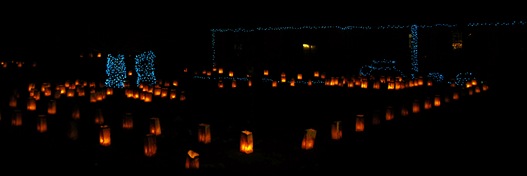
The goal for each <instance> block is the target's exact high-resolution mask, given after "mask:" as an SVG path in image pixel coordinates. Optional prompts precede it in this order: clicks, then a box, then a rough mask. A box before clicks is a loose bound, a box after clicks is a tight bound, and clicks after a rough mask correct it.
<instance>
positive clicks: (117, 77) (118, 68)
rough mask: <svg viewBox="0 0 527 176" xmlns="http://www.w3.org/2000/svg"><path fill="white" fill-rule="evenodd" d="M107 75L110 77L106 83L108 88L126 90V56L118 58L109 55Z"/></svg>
mask: <svg viewBox="0 0 527 176" xmlns="http://www.w3.org/2000/svg"><path fill="white" fill-rule="evenodd" d="M106 75H107V76H108V78H107V79H106V81H105V83H104V84H105V86H106V87H112V88H124V81H125V79H126V65H125V63H124V55H122V54H118V55H117V57H114V56H112V55H111V54H108V57H107V62H106Z"/></svg>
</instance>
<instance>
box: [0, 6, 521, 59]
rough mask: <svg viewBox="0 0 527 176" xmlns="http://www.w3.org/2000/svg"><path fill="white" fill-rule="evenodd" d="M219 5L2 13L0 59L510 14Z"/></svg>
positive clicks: (186, 46)
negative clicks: (270, 29) (262, 31)
mask: <svg viewBox="0 0 527 176" xmlns="http://www.w3.org/2000/svg"><path fill="white" fill-rule="evenodd" d="M222 5H223V6H217V7H216V6H213V7H202V6H190V5H187V6H159V5H157V6H149V5H145V6H142V5H137V6H136V5H134V6H135V7H134V8H132V7H111V6H110V7H106V6H101V7H97V6H95V7H93V9H90V8H80V7H78V9H76V8H61V9H55V8H51V9H39V10H34V9H30V10H28V11H15V12H16V13H11V12H9V13H5V12H2V14H0V21H1V23H2V25H1V28H2V30H1V31H2V32H1V34H0V47H1V50H0V55H17V54H27V53H33V54H36V55H38V54H40V53H45V52H49V51H59V50H76V49H82V48H90V47H95V48H114V49H117V50H119V49H129V48H173V49H174V50H175V51H176V52H179V51H182V52H190V53H195V52H200V51H204V50H205V49H209V44H210V33H209V29H211V28H217V27H222V28H223V27H224V28H233V27H265V26H303V25H343V26H346V25H388V24H393V25H399V24H402V25H404V24H437V23H463V22H466V21H469V20H476V21H482V20H489V21H496V20H501V19H510V18H509V17H510V16H508V17H505V16H504V15H501V16H492V15H488V14H487V15H470V16H469V15H454V13H450V12H449V11H444V12H441V13H421V14H418V15H416V14H415V13H400V11H396V10H393V11H386V10H383V13H380V10H379V9H378V8H377V7H370V8H368V7H360V8H359V7H348V8H342V7H340V8H337V9H335V10H332V9H331V8H327V7H329V6H320V7H317V6H313V7H310V8H304V7H300V6H298V7H292V9H293V10H288V9H286V8H287V7H283V8H274V7H273V8H266V7H268V6H269V5H263V6H259V5H258V6H254V5H253V6H228V5H226V4H222ZM159 7H162V8H159ZM220 7H221V8H220ZM249 7H250V8H249ZM256 7H258V8H257V9H256ZM333 7H339V5H338V4H336V5H333V6H332V8H333ZM358 9H360V10H358ZM368 9H369V10H368ZM381 9H382V8H381ZM401 11H402V10H401ZM26 12H27V13H26ZM512 17H513V18H516V16H512ZM184 55H185V54H184ZM35 59H37V60H38V59H39V58H35ZM45 59H46V60H50V59H52V58H45ZM55 59H58V58H55Z"/></svg>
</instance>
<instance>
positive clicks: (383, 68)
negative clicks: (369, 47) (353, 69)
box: [359, 59, 406, 77]
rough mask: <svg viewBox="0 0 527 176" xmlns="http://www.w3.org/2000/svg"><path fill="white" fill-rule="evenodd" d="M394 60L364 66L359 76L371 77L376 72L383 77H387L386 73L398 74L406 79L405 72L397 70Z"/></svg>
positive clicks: (374, 62) (378, 61) (379, 61)
mask: <svg viewBox="0 0 527 176" xmlns="http://www.w3.org/2000/svg"><path fill="white" fill-rule="evenodd" d="M395 64H396V62H395V61H394V60H387V59H383V60H373V61H372V63H371V64H370V65H364V66H362V67H361V68H360V70H359V74H360V75H362V76H370V75H372V74H374V73H376V72H382V73H380V74H381V75H386V72H391V73H392V74H396V76H402V77H406V76H405V75H404V74H403V72H402V71H401V70H399V69H397V68H396V65H395Z"/></svg>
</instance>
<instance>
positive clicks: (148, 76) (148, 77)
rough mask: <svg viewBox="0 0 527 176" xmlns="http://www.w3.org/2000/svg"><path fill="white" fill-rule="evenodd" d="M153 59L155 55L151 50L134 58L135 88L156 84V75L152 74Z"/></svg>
mask: <svg viewBox="0 0 527 176" xmlns="http://www.w3.org/2000/svg"><path fill="white" fill-rule="evenodd" d="M155 58H156V55H155V54H154V52H153V51H151V50H150V51H146V52H143V53H141V54H138V55H136V56H135V72H136V73H137V86H139V85H141V84H146V85H155V84H156V75H155V72H154V71H155V68H154V60H155Z"/></svg>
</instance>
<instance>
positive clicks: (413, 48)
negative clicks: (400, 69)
mask: <svg viewBox="0 0 527 176" xmlns="http://www.w3.org/2000/svg"><path fill="white" fill-rule="evenodd" d="M417 29H418V27H417V25H413V26H412V30H411V33H410V34H411V35H412V36H411V37H412V40H411V42H412V43H411V46H410V52H411V59H412V71H414V72H415V73H418V72H419V67H418V66H419V62H418V57H419V55H418V50H417V41H418V37H417V36H418V35H417Z"/></svg>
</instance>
